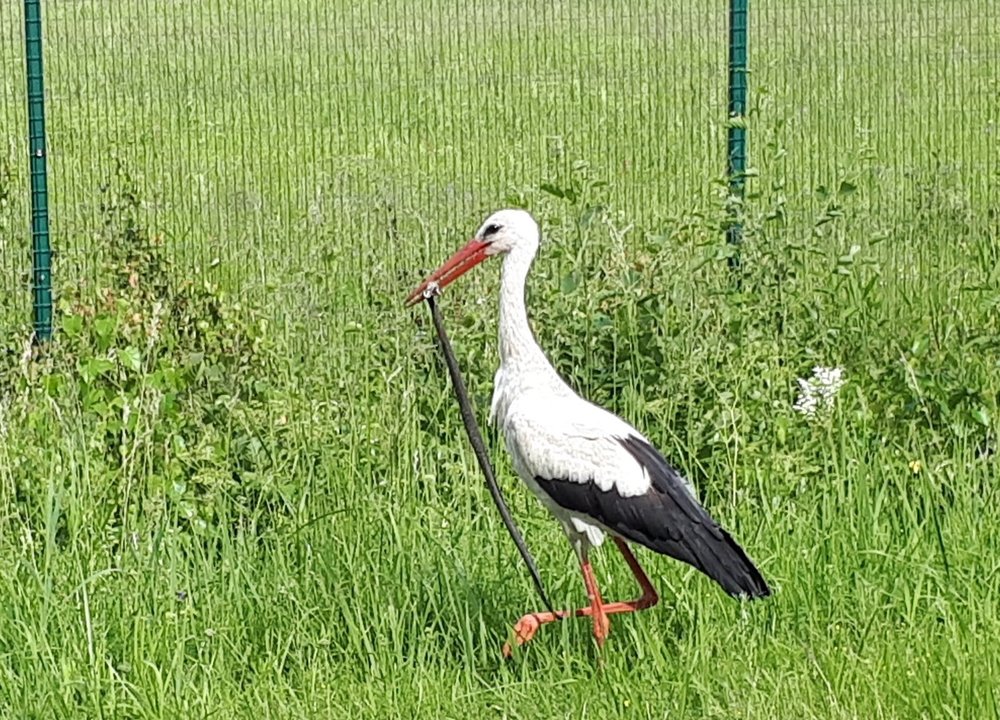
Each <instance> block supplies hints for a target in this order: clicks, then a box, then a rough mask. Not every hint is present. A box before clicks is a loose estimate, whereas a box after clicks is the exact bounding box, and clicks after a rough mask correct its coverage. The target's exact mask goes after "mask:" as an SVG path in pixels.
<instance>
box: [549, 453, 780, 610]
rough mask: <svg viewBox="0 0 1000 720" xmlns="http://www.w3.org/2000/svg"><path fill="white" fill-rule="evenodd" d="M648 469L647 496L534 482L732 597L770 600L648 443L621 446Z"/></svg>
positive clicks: (748, 564) (742, 556)
mask: <svg viewBox="0 0 1000 720" xmlns="http://www.w3.org/2000/svg"><path fill="white" fill-rule="evenodd" d="M619 442H620V443H621V445H622V447H623V448H625V450H627V451H628V452H629V454H631V455H632V457H634V458H635V459H636V461H637V462H638V463H639V464H640V465H642V466H643V467H645V468H646V471H647V472H648V473H649V477H650V480H651V481H652V482H651V486H650V489H649V490H648V491H647V492H646V493H645V494H643V495H636V496H632V497H622V496H621V495H619V494H618V492H617V490H615V489H614V488H611V489H610V490H607V491H605V490H601V489H600V488H599V487H597V484H596V483H593V482H584V483H580V482H571V481H566V480H553V479H549V478H541V477H536V478H535V481H536V482H537V483H538V484H539V486H540V487H541V488H542V490H544V491H545V492H546V493H547V494H548V495H549V496H550V497H551V498H552V499H553V500H555V502H557V503H558V504H559V505H560V506H561V507H564V508H566V509H567V510H571V511H573V512H576V513H580V514H581V515H586V516H588V517H591V518H593V519H594V520H596V521H597V522H599V523H601V524H602V525H604V526H605V527H607V528H609V529H611V530H613V531H615V532H616V533H618V534H619V535H621V536H622V537H624V538H625V539H627V540H631V541H633V542H637V543H639V544H640V545H645V546H646V547H648V548H650V549H651V550H655V551H656V552H658V553H662V554H664V555H669V556H671V557H673V558H676V559H678V560H681V561H682V562H686V563H688V564H689V565H692V566H694V567H695V568H697V569H698V570H700V571H702V572H703V573H705V574H706V575H708V576H709V577H710V578H712V579H713V580H715V581H716V582H717V583H719V585H721V586H722V587H723V589H724V590H725V591H726V592H727V593H729V594H730V595H732V596H734V597H739V596H748V597H766V596H768V595H770V594H771V590H770V588H769V587H768V586H767V582H766V581H765V580H764V578H763V576H762V575H761V574H760V571H759V570H757V568H756V567H755V566H754V564H753V562H752V561H751V560H750V558H749V557H747V554H746V553H745V552H744V551H743V548H741V547H740V546H739V545H738V544H737V543H736V541H735V540H733V538H732V537H730V535H729V533H727V532H726V531H725V530H724V529H723V528H722V527H721V526H720V525H719V524H718V523H717V522H715V520H713V519H712V517H711V516H710V515H709V514H708V512H707V511H706V510H705V508H703V507H702V506H701V505H700V504H699V503H698V501H697V500H696V499H695V498H694V496H693V495H692V494H691V492H690V491H689V489H688V486H687V483H686V482H685V481H684V479H683V478H682V477H681V476H680V474H678V472H677V471H676V470H674V469H673V468H672V467H670V465H669V464H668V463H667V461H666V460H665V459H664V458H663V456H662V455H661V454H660V453H659V452H658V451H657V450H656V448H654V447H653V446H652V445H650V444H649V443H648V442H646V441H645V440H642V439H640V438H637V437H634V436H631V437H627V438H622V439H620V440H619Z"/></svg>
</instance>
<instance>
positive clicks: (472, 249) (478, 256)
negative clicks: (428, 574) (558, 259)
mask: <svg viewBox="0 0 1000 720" xmlns="http://www.w3.org/2000/svg"><path fill="white" fill-rule="evenodd" d="M538 239H539V232H538V223H536V222H535V218H533V217H531V213H529V212H527V211H525V210H498V211H496V212H495V213H493V214H492V215H490V216H489V217H488V218H486V220H484V221H483V224H482V225H480V226H479V230H477V231H476V234H475V235H474V236H473V238H472V239H471V240H469V242H468V243H466V245H465V247H463V248H462V249H461V250H459V251H458V252H456V253H455V254H454V255H452V256H451V257H450V258H448V260H446V261H445V263H444V264H443V265H442V266H441V267H439V268H438V269H437V270H435V271H434V272H432V273H431V274H430V275H429V276H428V277H427V279H426V280H424V281H423V282H422V283H420V285H418V286H417V288H416V289H415V290H414V291H413V292H411V293H410V294H409V295H408V296H407V298H406V304H407V305H408V306H409V305H413V304H414V303H416V302H418V301H420V300H422V299H423V297H424V292H425V291H426V290H427V289H428V288H429V287H432V286H435V287H437V288H438V289H440V288H443V287H444V286H445V285H449V284H451V283H452V282H454V281H455V280H457V279H458V278H459V277H461V276H462V275H464V274H465V273H467V272H468V271H469V270H471V269H472V268H474V267H475V266H476V265H478V264H479V263H481V262H483V261H484V260H486V259H487V258H489V257H492V256H493V255H504V254H506V253H510V252H517V253H526V254H528V255H529V256H530V257H534V255H535V252H536V251H537V250H538Z"/></svg>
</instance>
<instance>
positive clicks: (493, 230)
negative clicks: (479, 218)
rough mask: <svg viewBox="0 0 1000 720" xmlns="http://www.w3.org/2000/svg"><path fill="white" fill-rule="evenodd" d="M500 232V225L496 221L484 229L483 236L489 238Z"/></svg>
mask: <svg viewBox="0 0 1000 720" xmlns="http://www.w3.org/2000/svg"><path fill="white" fill-rule="evenodd" d="M498 232H500V226H499V225H497V224H496V223H490V224H489V225H487V226H486V229H485V230H483V237H484V238H488V237H489V236H490V235H496V234H497V233H498Z"/></svg>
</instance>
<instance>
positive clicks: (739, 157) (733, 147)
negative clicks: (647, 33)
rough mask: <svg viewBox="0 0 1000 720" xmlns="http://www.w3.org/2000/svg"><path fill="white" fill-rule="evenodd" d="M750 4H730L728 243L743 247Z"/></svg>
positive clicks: (734, 264) (734, 258)
mask: <svg viewBox="0 0 1000 720" xmlns="http://www.w3.org/2000/svg"><path fill="white" fill-rule="evenodd" d="M748 4H749V0H729V129H728V142H727V146H728V147H727V151H728V152H727V162H726V174H727V175H728V177H729V194H730V198H731V202H732V203H733V206H732V219H731V221H730V224H729V227H728V228H727V230H726V240H727V241H728V242H729V243H731V244H732V245H739V243H740V241H741V240H742V239H743V224H742V222H741V220H740V210H739V208H738V205H739V204H740V201H741V200H742V199H743V190H744V186H745V173H746V169H747V129H746V123H745V120H744V116H745V115H746V111H747V42H748V38H747V26H748V14H749V10H748V7H747V6H748ZM739 266H740V257H739V254H738V251H737V250H734V252H733V254H732V255H730V257H729V267H730V268H733V269H736V268H738V267H739Z"/></svg>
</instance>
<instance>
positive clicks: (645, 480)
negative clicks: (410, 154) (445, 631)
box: [407, 210, 771, 655]
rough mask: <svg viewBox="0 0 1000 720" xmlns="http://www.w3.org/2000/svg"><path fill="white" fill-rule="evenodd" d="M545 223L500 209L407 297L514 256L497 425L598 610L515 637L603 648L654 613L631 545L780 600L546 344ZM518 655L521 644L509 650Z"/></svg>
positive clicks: (737, 588) (505, 282)
mask: <svg viewBox="0 0 1000 720" xmlns="http://www.w3.org/2000/svg"><path fill="white" fill-rule="evenodd" d="M538 245H539V230H538V224H537V223H536V222H535V220H534V218H532V217H531V215H530V214H528V213H527V212H525V211H523V210H500V211H498V212H496V213H494V214H492V215H490V217H489V218H487V219H486V221H485V222H484V223H483V225H482V227H480V228H479V231H478V232H477V233H476V235H475V237H473V238H472V240H470V241H469V243H468V244H467V245H466V246H465V247H464V248H462V249H461V250H459V251H458V252H456V253H455V254H454V255H452V257H451V258H450V259H449V260H448V261H447V262H445V263H444V265H442V266H441V267H440V268H438V269H437V270H435V271H434V272H433V273H432V274H431V275H430V276H429V277H428V278H427V280H425V281H424V282H423V283H422V284H421V285H420V286H419V287H417V288H416V289H415V290H414V291H413V292H412V293H411V294H410V295H409V297H408V298H407V305H412V304H414V303H416V302H417V301H419V300H420V299H421V298H422V297H423V294H424V292H425V290H427V288H428V287H431V286H432V284H436V286H437V287H438V288H443V287H444V286H446V285H448V284H449V283H451V282H452V281H454V280H456V279H457V278H458V277H459V276H461V275H462V274H464V273H465V272H467V271H468V270H470V269H472V268H473V267H475V266H476V265H478V264H479V263H481V262H483V261H484V260H486V259H487V258H489V257H491V256H493V255H504V256H505V257H504V261H503V270H502V276H501V282H500V368H499V369H498V370H497V373H496V378H495V380H494V388H493V402H492V406H491V408H490V421H491V422H492V423H496V424H499V427H500V429H501V430H502V432H503V436H504V440H505V442H506V445H507V450H508V451H509V452H510V455H511V458H512V459H513V464H514V468H515V469H516V470H517V473H518V474H519V475H520V476H521V479H522V480H524V482H525V484H526V485H527V486H528V487H529V488H530V489H531V490H532V492H534V493H535V495H537V496H538V499H539V500H540V501H541V502H542V504H543V505H544V506H545V507H546V508H548V509H549V511H550V512H551V513H552V514H553V515H554V516H555V517H556V519H558V520H559V521H560V523H562V526H563V529H564V530H565V531H566V535H567V536H568V537H569V541H570V543H571V544H572V545H573V549H574V550H575V551H576V554H577V557H578V558H579V561H580V567H581V569H582V571H583V581H584V584H585V586H586V589H587V596H588V598H589V600H590V606H589V607H584V608H581V609H579V610H576V611H573V612H558V613H555V614H553V613H549V612H537V613H529V614H527V615H525V616H523V617H522V618H521V619H520V620H519V621H518V623H517V625H516V626H515V627H514V633H515V635H514V639H515V642H516V643H517V644H518V645H521V644H523V643H525V642H527V641H528V640H530V639H531V638H532V637H533V636H534V634H535V633H536V632H537V630H538V628H539V627H540V626H541V625H543V624H545V623H548V622H552V621H554V620H558V619H561V618H564V617H568V616H570V615H575V616H577V617H581V616H589V617H591V618H592V619H593V624H594V637H595V639H596V640H597V643H598V646H602V645H603V644H604V640H605V638H606V637H607V635H608V630H609V628H610V623H609V621H608V617H607V616H608V615H611V614H613V613H626V612H634V611H636V610H641V609H644V608H648V607H651V606H653V605H655V604H656V603H657V602H658V600H659V596H658V595H657V593H656V590H655V589H654V588H653V586H652V584H651V583H650V581H649V578H648V577H647V576H646V573H645V572H643V570H642V568H641V567H640V565H639V562H638V561H637V560H636V558H635V556H634V555H633V554H632V551H631V550H630V549H629V546H628V541H631V542H635V543H639V544H640V545H644V546H646V547H648V548H650V549H651V550H655V551H656V552H658V553H662V554H664V555H669V556H671V557H674V558H676V559H678V560H681V561H683V562H686V563H688V564H690V565H692V566H694V567H695V568H697V569H698V570H700V571H701V572H703V573H704V574H706V575H708V576H709V577H710V578H712V579H713V580H715V581H716V582H717V583H718V584H719V585H721V586H722V588H723V589H724V590H725V591H726V592H727V593H729V594H730V595H732V596H733V597H748V598H759V597H766V596H767V595H769V594H770V592H771V591H770V589H769V588H768V586H767V582H765V580H764V578H763V577H762V576H761V574H760V572H759V571H758V570H757V568H756V567H754V564H753V562H752V561H751V560H750V558H749V557H747V555H746V553H745V552H744V551H743V549H742V548H741V547H740V546H739V545H737V544H736V541H735V540H733V539H732V537H730V536H729V533H727V532H726V531H725V530H724V529H723V528H722V527H720V526H719V524H718V523H717V522H715V520H713V519H712V517H711V516H710V515H709V514H708V512H707V511H706V510H705V509H704V508H703V507H702V506H701V505H700V504H699V502H698V500H697V499H696V498H695V495H694V491H693V489H692V487H691V485H690V484H689V483H688V481H687V480H686V479H685V478H684V477H683V476H682V475H680V473H678V472H677V471H676V470H674V469H673V468H672V467H671V466H670V465H669V464H668V463H667V461H666V460H665V459H664V458H663V456H662V455H661V454H660V453H659V452H658V451H657V450H656V448H655V447H653V445H652V444H651V443H650V442H649V440H647V439H646V438H645V437H644V436H643V435H642V433H640V432H639V431H638V430H636V429H635V428H634V427H632V426H631V425H630V424H629V423H627V422H625V421H624V420H622V419H621V418H619V417H617V416H616V415H614V414H612V413H610V412H608V411H607V410H604V409H603V408H600V407H598V406H596V405H594V404H592V403H590V402H588V401H587V400H584V399H583V398H581V397H580V396H579V395H577V394H576V393H575V392H573V390H572V389H571V388H570V387H569V385H567V384H566V382H565V381H563V379H562V378H561V377H559V374H558V373H557V372H556V370H555V368H553V367H552V364H551V363H549V361H548V360H547V359H546V357H545V354H544V353H543V352H542V349H541V348H540V347H539V346H538V343H537V342H536V341H535V338H534V335H533V334H532V332H531V326H530V325H529V324H528V313H527V310H526V308H525V304H524V284H525V279H526V278H527V275H528V270H529V269H530V268H531V263H532V261H533V260H534V259H535V254H536V252H537V251H538ZM605 533H608V534H610V535H611V537H612V538H613V539H614V541H615V544H616V545H617V546H618V549H619V550H620V551H621V553H622V555H623V556H624V557H625V562H626V563H628V566H629V568H630V569H631V570H632V573H633V574H634V575H635V578H636V580H637V581H638V582H639V586H640V587H641V588H642V596H641V597H640V598H639V599H638V600H634V601H631V602H614V603H608V602H605V601H604V600H603V599H602V598H601V593H600V590H599V589H598V587H597V581H596V580H595V578H594V572H593V570H592V568H591V566H590V560H589V558H588V556H589V553H590V549H591V548H593V547H598V546H600V544H601V542H602V541H603V539H604V535H605ZM503 652H504V655H510V652H511V647H510V643H506V644H505V645H504V648H503Z"/></svg>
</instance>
